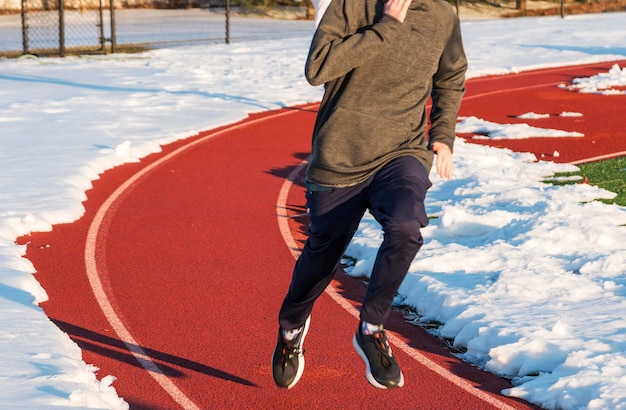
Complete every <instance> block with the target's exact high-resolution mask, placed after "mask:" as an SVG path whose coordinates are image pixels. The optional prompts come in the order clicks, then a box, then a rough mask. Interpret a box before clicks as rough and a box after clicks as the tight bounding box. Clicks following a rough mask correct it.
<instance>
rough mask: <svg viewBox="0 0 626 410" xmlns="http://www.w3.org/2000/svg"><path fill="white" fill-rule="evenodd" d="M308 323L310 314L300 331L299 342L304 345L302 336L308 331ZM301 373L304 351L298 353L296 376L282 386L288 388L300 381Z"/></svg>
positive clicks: (309, 322) (302, 371)
mask: <svg viewBox="0 0 626 410" xmlns="http://www.w3.org/2000/svg"><path fill="white" fill-rule="evenodd" d="M310 324H311V316H309V317H308V318H307V319H306V322H304V330H303V331H302V340H300V343H301V344H302V345H304V338H305V337H306V334H307V333H308V332H309V325H310ZM302 373H304V353H301V354H300V355H298V371H297V372H296V376H295V377H294V379H293V381H292V382H291V383H289V385H287V386H285V387H284V388H285V389H287V390H289V389H291V388H292V387H293V386H295V385H296V384H297V383H298V382H299V381H300V378H301V377H302ZM278 387H282V386H278Z"/></svg>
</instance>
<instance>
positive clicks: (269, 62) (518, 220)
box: [0, 13, 626, 409]
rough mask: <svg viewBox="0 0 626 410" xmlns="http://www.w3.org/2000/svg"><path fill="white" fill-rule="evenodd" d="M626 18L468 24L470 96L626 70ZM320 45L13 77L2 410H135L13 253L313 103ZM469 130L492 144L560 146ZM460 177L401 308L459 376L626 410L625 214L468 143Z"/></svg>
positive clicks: (4, 100) (617, 78)
mask: <svg viewBox="0 0 626 410" xmlns="http://www.w3.org/2000/svg"><path fill="white" fill-rule="evenodd" d="M625 17H626V14H624V13H613V14H597V15H585V16H575V17H567V18H565V19H560V18H557V17H555V18H552V17H545V18H537V19H534V18H533V19H519V20H514V19H506V20H502V21H497V20H491V21H467V22H464V23H463V33H464V41H465V46H466V49H467V54H468V58H469V62H470V70H469V73H468V76H469V77H477V76H481V75H488V74H501V73H511V72H520V71H524V70H530V69H536V68H544V67H554V66H562V65H566V64H576V63H590V62H598V61H612V60H617V59H624V58H626V48H624V40H625V39H626V26H624V24H623V21H624V18H625ZM300 23H301V24H308V25H309V26H310V29H311V33H312V30H313V27H314V23H313V22H300ZM277 24H278V23H277ZM309 41H310V37H309V36H308V35H307V36H304V37H298V38H293V39H284V40H276V41H263V42H261V41H259V42H244V43H233V44H230V45H225V44H216V45H209V46H195V47H185V48H176V49H160V50H155V51H149V52H145V53H141V54H132V55H122V54H116V55H108V56H93V57H71V58H65V59H56V58H51V59H42V60H38V59H28V58H25V59H18V60H6V59H5V60H0V141H2V150H1V151H0V407H2V408H46V407H87V408H111V409H124V408H127V403H126V402H125V401H124V400H123V398H120V397H118V394H117V393H116V391H115V386H114V383H113V380H114V375H112V376H106V377H104V378H102V379H101V380H97V379H96V377H95V368H94V367H93V366H92V365H90V364H86V363H84V362H83V361H82V358H81V352H80V349H79V348H78V346H77V345H76V344H75V343H74V342H72V341H71V339H70V338H69V337H68V336H67V335H66V334H65V333H63V332H61V331H60V330H59V329H58V328H57V327H56V326H54V324H53V323H52V322H51V321H50V320H49V319H48V317H46V315H45V313H44V312H43V310H42V309H41V308H40V307H39V306H38V304H39V303H40V302H42V301H45V300H46V298H47V295H46V292H45V289H43V288H42V287H41V286H40V284H39V283H38V282H37V280H36V276H35V275H33V273H34V267H33V266H32V264H31V263H30V262H29V261H28V260H27V259H25V258H23V255H24V253H25V246H20V245H16V244H15V240H16V238H17V237H19V236H21V235H24V234H27V233H29V232H33V231H47V230H50V229H52V225H54V224H60V223H66V222H72V221H75V220H77V219H78V218H79V217H80V216H81V215H82V214H83V211H84V210H83V207H82V204H81V202H82V201H83V200H84V199H85V191H86V190H87V189H89V188H90V187H91V181H93V180H95V179H97V178H98V174H100V173H102V172H104V171H105V170H107V169H110V168H112V167H113V166H116V165H119V164H123V163H127V162H133V161H138V160H139V159H140V158H142V157H145V156H146V155H148V154H150V153H153V152H158V151H159V150H160V146H161V145H163V144H167V143H169V142H172V141H175V140H179V139H183V138H186V137H189V136H191V135H194V134H196V133H197V132H199V131H202V130H207V129H211V128H214V127H217V126H220V125H225V124H229V123H232V122H235V121H237V120H240V119H243V118H245V117H246V116H247V115H248V114H249V113H252V112H258V111H263V110H271V109H276V108H280V107H285V106H291V105H295V104H302V103H305V102H313V101H319V100H320V98H321V96H322V89H321V88H319V87H311V86H309V85H308V84H307V83H306V81H305V79H304V78H303V64H304V59H305V57H306V53H307V49H308V43H309ZM623 78H624V69H620V68H619V67H614V68H612V69H611V70H610V72H608V73H599V74H598V75H596V76H593V77H590V78H584V79H579V80H577V81H574V82H573V83H572V84H569V85H566V86H567V87H568V88H569V89H571V90H572V92H579V91H580V92H588V90H614V91H613V92H615V90H617V91H619V90H620V87H623V86H624V83H623ZM615 87H617V88H615ZM594 92H595V91H594ZM606 98H613V97H611V96H607V97H606ZM561 115H570V116H571V115H579V113H571V112H564V113H563V114H561ZM531 117H532V115H531ZM529 120H530V121H532V118H531V119H529ZM465 126H467V127H470V126H471V127H482V128H481V129H482V131H481V132H483V133H485V134H487V135H488V136H489V137H492V138H530V137H532V136H536V134H535V133H536V132H538V131H539V132H542V134H541V135H543V136H554V137H558V136H560V135H562V134H561V133H560V132H559V130H541V129H537V128H534V127H531V126H527V127H524V128H523V129H520V128H515V127H511V126H510V125H507V124H493V123H490V122H488V121H484V120H481V119H477V118H472V119H468V118H466V119H462V121H461V122H460V123H459V127H460V129H463V127H465ZM472 129H474V128H472ZM459 132H461V131H459ZM455 161H456V162H455V177H454V179H452V180H450V181H447V180H442V179H440V178H438V177H437V176H436V175H433V176H432V179H433V183H434V185H433V188H432V189H431V191H430V194H429V197H428V201H427V210H428V213H429V215H431V216H432V220H431V223H430V225H429V226H428V227H426V228H424V232H423V233H424V236H425V238H426V239H425V244H424V246H423V248H422V250H421V251H420V254H419V255H418V257H417V258H416V259H415V261H414V262H413V264H412V265H411V269H410V273H409V275H408V276H407V278H406V280H405V281H404V283H403V284H402V287H401V289H400V294H399V296H398V298H397V302H398V303H401V304H402V305H406V306H409V307H410V308H411V309H413V310H414V311H415V312H417V316H416V319H415V320H416V321H418V322H420V321H421V322H425V321H437V322H440V323H442V326H440V327H439V328H438V329H436V330H433V333H435V334H437V335H439V336H442V337H446V338H449V339H452V340H453V343H454V345H455V346H457V347H459V348H462V349H464V350H465V353H463V354H462V357H463V358H464V359H465V360H467V361H470V362H472V363H475V364H476V365H479V366H482V367H484V368H486V369H487V370H489V371H492V372H495V373H497V374H500V375H504V376H507V377H512V378H513V381H514V384H515V387H513V388H512V389H509V390H507V391H505V394H508V395H511V396H515V397H521V398H523V399H526V400H529V401H531V402H534V403H537V404H539V405H541V406H543V407H545V408H548V409H608V408H610V409H626V318H625V317H624V312H626V287H625V285H626V275H625V273H626V249H625V246H624V244H625V243H626V230H625V229H624V225H625V224H626V210H625V209H624V208H621V207H618V206H615V205H606V204H602V203H600V202H598V201H594V199H597V198H610V197H612V196H614V194H612V193H610V192H607V191H604V190H602V189H599V188H596V187H593V186H590V185H587V184H575V185H569V186H552V185H547V184H545V183H543V182H542V181H544V180H546V179H549V178H550V177H551V176H552V175H553V174H554V173H555V172H561V171H569V170H575V169H576V168H575V167H574V166H572V165H563V164H561V165H558V164H554V163H551V162H544V161H539V162H537V161H536V158H535V157H534V156H533V155H531V154H528V153H513V152H511V151H508V150H503V149H495V148H490V147H486V146H479V145H473V144H469V143H465V142H463V140H460V139H459V140H458V143H457V146H456V150H455ZM380 240H381V233H380V229H379V226H378V225H377V224H376V222H375V221H373V220H372V218H371V216H369V215H366V217H365V218H364V220H363V222H362V224H361V226H360V228H359V231H358V233H357V235H356V237H355V239H354V240H353V242H352V244H351V245H350V248H349V249H348V254H349V255H350V256H352V257H353V258H355V259H356V265H355V266H354V267H353V268H352V270H351V271H350V272H349V273H350V274H351V275H357V276H363V275H365V276H367V275H368V274H369V272H370V270H371V265H372V263H373V259H374V255H375V251H376V248H377V246H378V244H379V243H380ZM242 292H245V289H242Z"/></svg>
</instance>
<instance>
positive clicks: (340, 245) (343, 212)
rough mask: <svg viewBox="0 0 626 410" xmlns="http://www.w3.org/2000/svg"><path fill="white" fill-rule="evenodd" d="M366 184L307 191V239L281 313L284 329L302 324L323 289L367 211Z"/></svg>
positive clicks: (279, 318)
mask: <svg viewBox="0 0 626 410" xmlns="http://www.w3.org/2000/svg"><path fill="white" fill-rule="evenodd" d="M365 186H366V185H365V184H362V185H358V186H355V187H349V188H340V189H333V190H329V191H308V192H307V209H308V211H309V228H308V239H307V241H306V242H305V245H304V249H303V250H302V254H301V255H300V257H299V258H298V260H297V262H296V264H295V267H294V270H293V275H292V279H291V284H290V286H289V291H288V292H287V295H286V297H285V299H284V301H283V304H282V307H281V309H280V313H279V316H278V320H279V324H280V326H281V327H282V328H283V329H295V328H297V327H300V326H302V324H304V322H305V321H306V318H307V317H308V316H309V315H310V314H311V310H312V309H313V304H314V302H315V300H317V298H318V297H319V296H320V295H321V294H322V292H324V290H325V289H326V287H327V286H328V284H329V283H330V281H331V280H332V278H333V276H334V273H335V271H336V270H337V268H338V267H339V263H340V261H341V258H342V256H343V254H344V252H345V250H346V248H347V247H348V244H349V243H350V240H351V239H352V237H353V236H354V233H355V232H356V230H357V228H358V226H359V222H360V220H361V218H362V216H363V214H364V213H365V209H366V200H365V193H366V192H365Z"/></svg>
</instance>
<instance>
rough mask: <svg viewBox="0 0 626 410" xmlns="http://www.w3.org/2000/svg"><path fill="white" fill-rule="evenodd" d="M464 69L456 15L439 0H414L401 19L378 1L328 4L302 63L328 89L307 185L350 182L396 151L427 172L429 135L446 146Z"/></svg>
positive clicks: (362, 177)
mask: <svg viewBox="0 0 626 410" xmlns="http://www.w3.org/2000/svg"><path fill="white" fill-rule="evenodd" d="M466 70H467V60H466V58H465V53H464V50H463V44H462V41H461V31H460V26H459V20H458V18H457V16H456V15H455V13H454V10H453V9H452V7H451V6H450V5H449V4H447V3H446V2H445V1H444V0H413V2H412V4H411V6H410V9H409V11H408V13H407V17H406V19H405V21H404V23H400V22H399V21H398V20H396V19H394V18H393V17H390V16H388V15H384V14H383V3H382V1H380V0H332V1H331V3H330V5H329V6H328V9H327V10H326V13H325V14H324V17H323V18H322V21H321V22H320V25H319V27H318V28H317V31H316V32H315V35H314V37H313V40H312V43H311V47H310V50H309V55H308V58H307V62H306V68H305V75H306V78H307V80H308V81H309V82H310V83H311V84H312V85H321V84H324V88H325V93H324V97H323V99H322V102H321V105H320V109H319V113H318V116H317V120H316V123H315V127H314V130H313V143H312V149H313V153H312V159H311V163H310V164H309V168H308V170H307V179H308V181H310V182H313V183H314V184H317V185H321V186H326V187H346V186H352V185H356V184H358V183H360V182H362V181H364V180H365V179H367V178H368V177H369V176H371V175H372V174H373V173H375V172H376V171H377V170H379V169H380V168H381V167H382V166H383V165H385V164H386V163H387V162H388V161H389V160H391V159H393V158H396V157H398V156H401V155H414V156H415V157H417V158H418V159H419V160H420V161H421V162H422V163H423V164H424V166H425V167H426V169H428V170H429V169H430V168H431V166H432V161H433V152H432V151H430V150H429V148H428V147H429V145H428V144H429V141H430V143H431V144H432V143H433V142H435V141H439V142H442V143H445V144H447V145H448V146H449V147H450V148H451V149H452V146H453V143H454V138H455V134H454V131H455V126H456V118H457V112H458V109H459V106H460V102H461V97H462V96H463V93H464V91H465V88H464V84H465V72H466ZM429 96H432V102H433V108H432V110H431V115H430V121H431V127H430V131H429V138H428V139H427V137H426V132H427V122H428V120H427V118H426V117H427V114H426V103H427V100H428V97H429Z"/></svg>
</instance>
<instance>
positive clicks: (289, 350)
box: [282, 333, 304, 367]
mask: <svg viewBox="0 0 626 410" xmlns="http://www.w3.org/2000/svg"><path fill="white" fill-rule="evenodd" d="M283 342H284V343H285V345H284V346H283V354H282V359H283V367H287V364H288V363H289V361H290V360H291V359H292V358H293V357H294V356H297V355H299V354H300V353H304V350H303V349H302V347H301V346H299V344H300V333H298V334H297V335H296V336H295V337H294V338H293V339H292V340H290V341H288V342H286V341H284V340H283Z"/></svg>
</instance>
